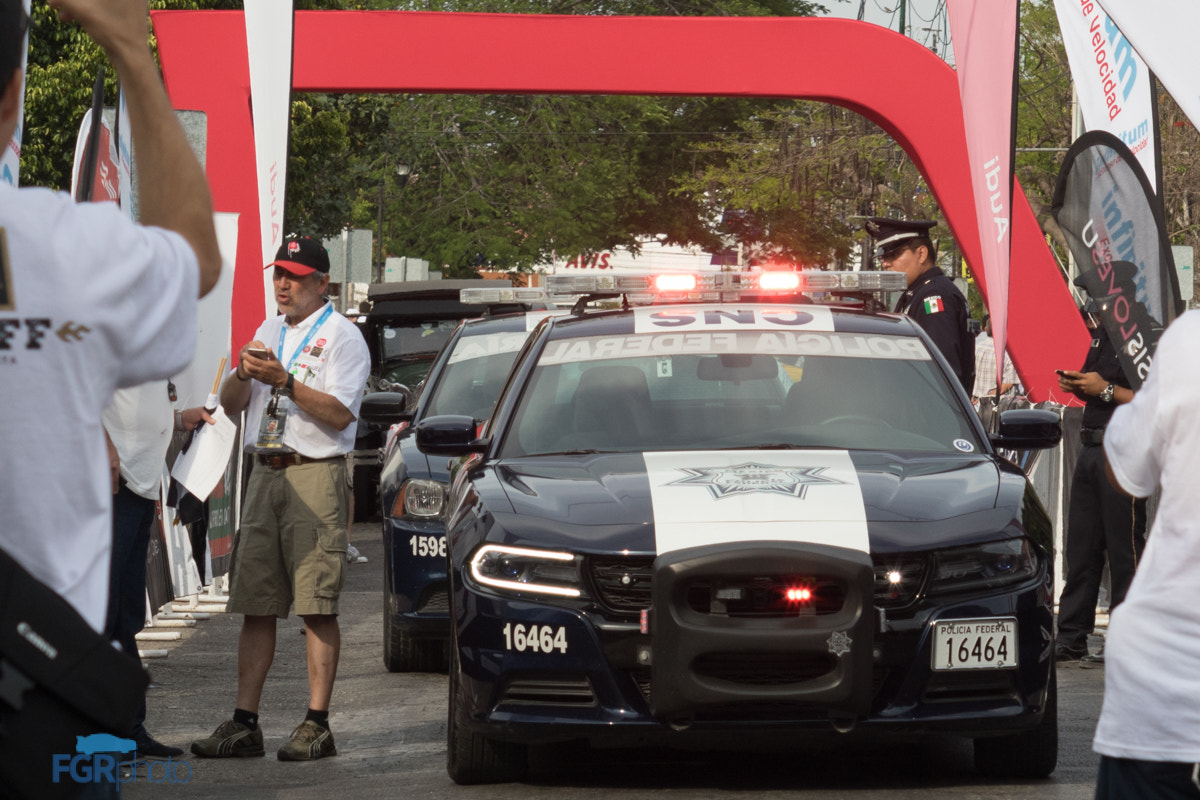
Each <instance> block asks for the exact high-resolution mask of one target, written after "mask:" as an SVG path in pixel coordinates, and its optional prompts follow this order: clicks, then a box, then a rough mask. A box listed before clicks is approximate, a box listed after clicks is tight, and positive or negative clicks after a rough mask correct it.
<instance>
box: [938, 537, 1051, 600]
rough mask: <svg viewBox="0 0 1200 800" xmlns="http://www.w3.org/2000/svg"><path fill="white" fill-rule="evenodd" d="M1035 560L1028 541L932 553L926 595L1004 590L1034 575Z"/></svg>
mask: <svg viewBox="0 0 1200 800" xmlns="http://www.w3.org/2000/svg"><path fill="white" fill-rule="evenodd" d="M1038 563H1039V562H1038V557H1037V553H1036V551H1034V549H1033V548H1032V547H1030V546H1029V540H1028V539H1008V540H1006V541H1003V542H989V543H987V544H979V545H971V546H969V547H954V548H949V549H946V550H939V551H937V552H936V553H934V566H933V580H932V581H930V584H929V594H931V595H932V594H949V593H951V592H966V591H980V590H986V589H995V588H998V587H1001V586H1008V585H1010V584H1013V583H1020V582H1021V581H1024V580H1028V579H1029V578H1031V577H1033V576H1034V575H1036V574H1037V571H1038Z"/></svg>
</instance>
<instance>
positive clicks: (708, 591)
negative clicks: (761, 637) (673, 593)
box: [686, 575, 846, 618]
mask: <svg viewBox="0 0 1200 800" xmlns="http://www.w3.org/2000/svg"><path fill="white" fill-rule="evenodd" d="M801 589H802V590H803V591H805V592H807V593H808V594H807V595H805V596H804V599H796V595H794V594H793V595H792V596H791V598H789V592H796V591H798V590H801ZM686 596H687V603H688V606H689V607H691V609H692V610H693V611H695V612H697V613H700V614H708V615H712V616H721V617H766V618H770V617H796V616H824V615H826V614H836V613H838V612H839V611H841V610H842V606H844V605H845V603H846V587H845V585H844V583H843V582H842V581H840V580H837V579H834V578H820V577H817V578H814V577H811V576H806V577H797V576H785V575H763V576H759V577H754V578H740V579H737V580H721V581H717V580H711V579H707V578H706V579H701V580H697V581H693V582H692V583H690V584H689V585H688V587H687V595H686Z"/></svg>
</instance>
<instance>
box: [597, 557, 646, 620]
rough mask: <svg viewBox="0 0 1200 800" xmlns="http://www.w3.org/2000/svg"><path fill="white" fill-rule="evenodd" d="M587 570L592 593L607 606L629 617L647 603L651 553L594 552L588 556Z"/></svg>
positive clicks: (612, 610)
mask: <svg viewBox="0 0 1200 800" xmlns="http://www.w3.org/2000/svg"><path fill="white" fill-rule="evenodd" d="M588 572H589V574H590V575H591V580H592V585H593V586H594V587H595V590H596V593H595V597H596V598H598V599H599V601H600V605H602V606H603V607H604V608H605V609H606V610H608V611H611V612H614V613H616V614H619V615H621V616H629V617H632V616H635V615H636V614H638V613H639V612H640V611H641V610H642V609H643V608H649V607H650V599H651V588H652V586H653V584H652V576H653V575H654V559H653V557H651V556H631V557H628V558H620V557H603V556H600V557H596V556H594V557H592V558H590V559H588Z"/></svg>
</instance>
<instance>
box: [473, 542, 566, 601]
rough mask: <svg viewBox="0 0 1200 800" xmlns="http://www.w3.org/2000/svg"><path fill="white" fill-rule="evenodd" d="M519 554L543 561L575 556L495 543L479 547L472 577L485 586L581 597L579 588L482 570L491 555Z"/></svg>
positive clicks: (562, 560) (560, 559)
mask: <svg viewBox="0 0 1200 800" xmlns="http://www.w3.org/2000/svg"><path fill="white" fill-rule="evenodd" d="M492 555H498V556H500V557H503V556H518V557H524V558H531V559H540V560H543V561H561V562H572V561H574V560H575V556H574V555H573V554H571V553H563V552H559V551H554V550H531V549H528V548H524V547H508V546H503V547H502V546H499V545H494V544H489V545H484V546H483V547H481V548H479V551H478V552H477V553H475V556H474V557H473V558H472V559H471V577H472V578H473V579H475V580H476V581H478V582H479V583H481V584H483V585H485V586H492V587H495V588H497V589H507V590H509V591H518V592H536V593H540V594H553V595H558V596H559V597H579V596H580V595H581V592H580V591H579V590H578V589H572V588H570V587H567V586H553V585H550V584H543V583H525V582H523V581H506V580H501V579H499V578H493V577H491V576H490V575H485V574H483V572H482V569H481V568H482V565H483V563H484V562H485V561H486V560H487V559H488V557H489V556H492Z"/></svg>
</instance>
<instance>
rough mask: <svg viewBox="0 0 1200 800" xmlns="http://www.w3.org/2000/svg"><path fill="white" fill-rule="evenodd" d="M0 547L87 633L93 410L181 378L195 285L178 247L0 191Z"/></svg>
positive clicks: (34, 194) (96, 622) (93, 529)
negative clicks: (121, 395)
mask: <svg viewBox="0 0 1200 800" xmlns="http://www.w3.org/2000/svg"><path fill="white" fill-rule="evenodd" d="M0 229H3V233H4V242H6V244H7V246H6V247H5V248H4V250H5V251H6V252H3V253H0V259H2V263H0V407H3V409H4V413H3V414H0V446H2V447H3V452H4V456H5V466H4V468H3V469H0V547H2V548H3V549H4V550H5V551H7V552H8V553H9V554H10V555H12V556H13V557H14V558H16V560H17V561H18V562H20V563H21V565H22V566H24V567H25V569H27V570H29V572H31V573H32V574H33V576H34V577H36V578H38V579H39V580H41V581H42V582H44V583H46V584H48V585H49V586H50V587H51V588H52V589H54V590H55V591H57V592H58V593H59V594H61V595H62V596H63V597H65V598H66V599H67V601H68V602H70V603H71V605H72V606H74V607H75V609H76V610H77V611H79V613H80V614H81V615H83V617H84V619H86V620H87V621H88V623H90V624H91V625H92V627H93V628H95V629H96V630H102V629H103V627H104V617H105V612H106V609H107V607H108V572H109V553H110V550H111V545H112V483H111V480H110V477H109V470H108V451H107V448H106V446H105V443H104V432H103V430H102V428H101V424H100V413H101V410H102V409H103V408H104V407H105V406H107V405H108V403H109V401H110V400H111V399H112V396H113V392H114V390H116V389H117V388H118V387H124V386H135V385H137V384H141V383H145V382H147V381H149V380H152V379H156V378H162V379H165V378H167V377H168V376H170V375H173V374H175V373H177V372H179V371H181V370H182V369H183V368H184V367H186V366H187V364H188V362H189V361H191V359H192V354H193V352H194V351H195V347H196V333H197V326H196V301H197V294H198V293H199V280H200V273H199V268H198V265H197V262H196V257H195V255H194V254H193V253H192V250H191V248H190V247H189V246H188V244H187V242H186V241H184V239H183V237H181V236H179V235H178V234H175V233H172V232H169V231H165V230H162V229H159V228H148V227H142V226H139V225H135V224H133V223H132V222H130V221H129V220H128V219H127V218H126V217H124V216H123V215H122V214H121V213H120V211H119V210H118V209H117V207H116V206H115V205H112V204H110V203H81V204H77V203H75V202H73V201H72V199H71V198H70V197H69V196H68V195H66V194H62V193H56V192H52V191H50V190H47V189H36V188H30V189H15V188H13V187H11V186H7V185H3V184H0Z"/></svg>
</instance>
